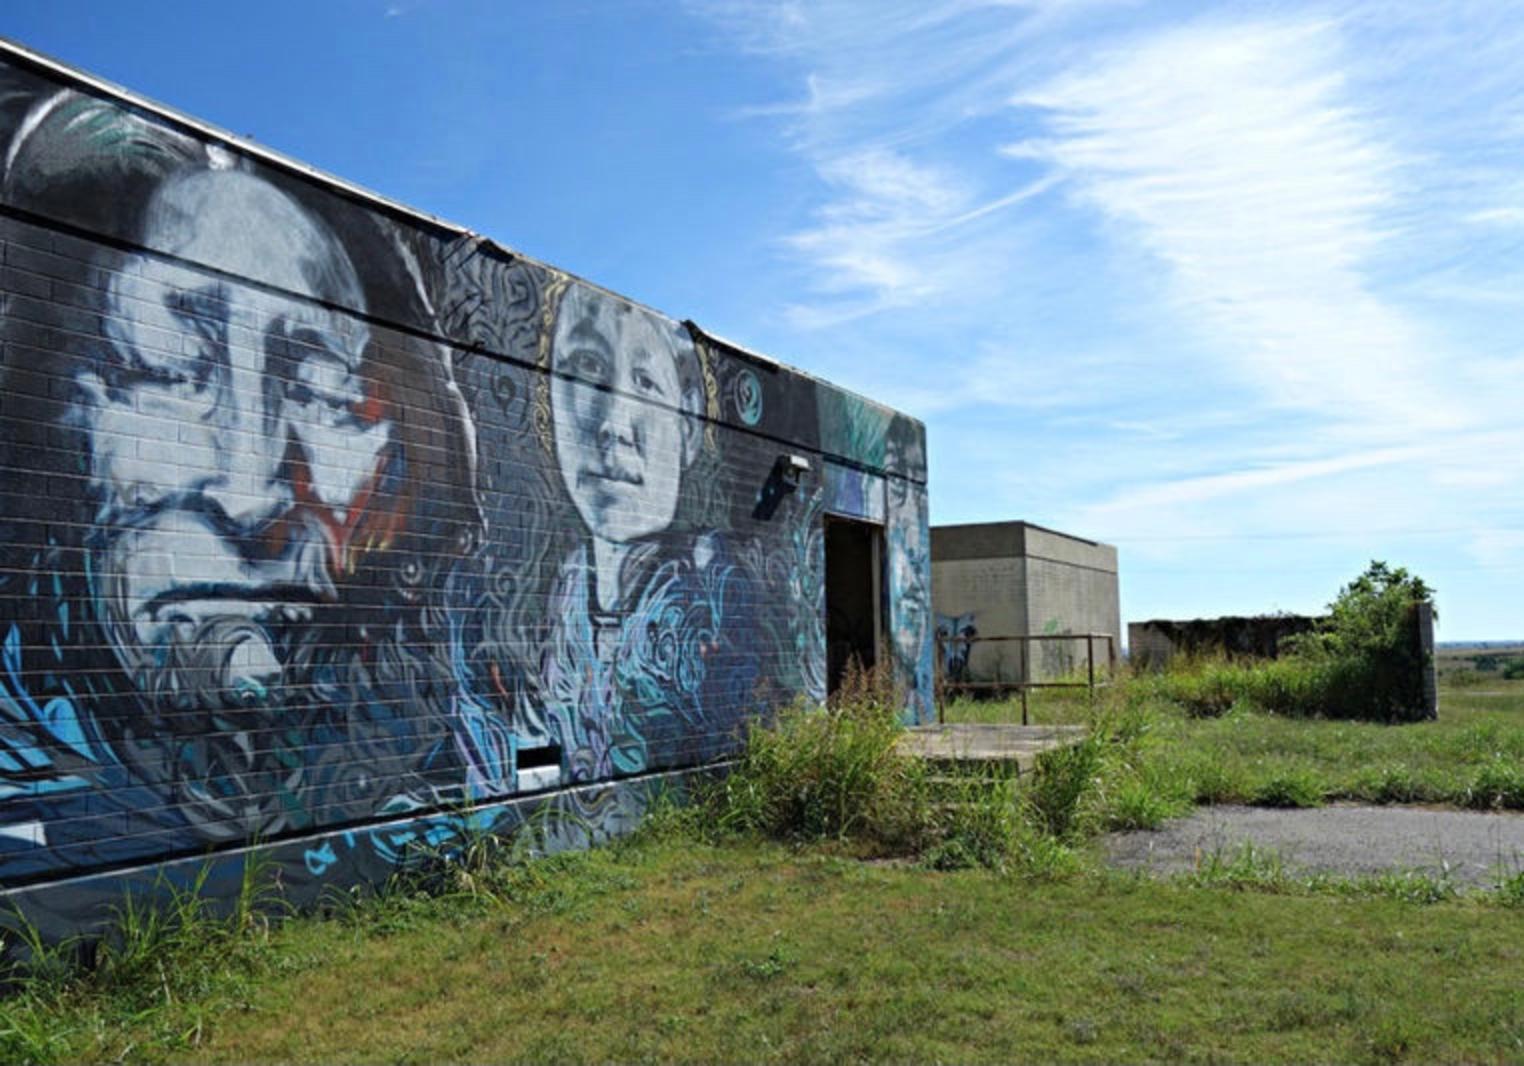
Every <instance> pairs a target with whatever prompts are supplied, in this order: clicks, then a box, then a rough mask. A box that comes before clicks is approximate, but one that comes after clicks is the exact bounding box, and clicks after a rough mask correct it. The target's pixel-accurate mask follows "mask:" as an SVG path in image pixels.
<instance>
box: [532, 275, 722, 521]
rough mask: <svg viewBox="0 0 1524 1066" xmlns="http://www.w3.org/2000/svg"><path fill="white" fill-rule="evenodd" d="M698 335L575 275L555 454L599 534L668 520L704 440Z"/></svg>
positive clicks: (561, 337) (560, 361)
mask: <svg viewBox="0 0 1524 1066" xmlns="http://www.w3.org/2000/svg"><path fill="white" fill-rule="evenodd" d="M697 358H698V357H697V354H696V353H695V352H694V349H693V342H692V341H691V340H690V339H689V338H688V337H687V335H686V334H684V333H683V332H681V331H680V330H679V329H678V328H677V327H676V326H675V325H673V324H672V323H669V322H667V321H665V320H663V319H661V318H658V317H657V316H655V315H653V314H651V313H650V312H648V311H645V310H642V309H639V308H635V307H633V306H631V305H629V304H626V303H623V302H622V301H619V300H615V299H613V298H611V297H608V296H606V295H604V294H602V293H600V292H597V291H595V290H593V289H590V288H587V287H585V286H582V285H577V284H573V285H572V286H571V287H570V288H569V289H568V290H567V291H566V293H565V295H564V296H563V297H562V300H561V306H560V309H559V311H558V313H557V316H556V326H555V337H554V340H553V345H552V349H551V371H552V374H553V378H552V381H551V385H550V393H551V418H552V422H553V424H554V427H555V443H556V461H557V463H558V464H559V466H560V470H561V477H562V480H563V481H564V482H565V484H566V490H567V492H568V493H569V494H570V495H571V498H572V501H573V503H574V504H575V505H576V508H577V513H578V514H579V515H581V517H582V521H583V522H584V523H586V525H587V528H588V531H589V532H591V533H592V534H593V536H595V537H597V538H599V539H601V540H606V541H613V542H616V543H627V542H629V541H632V540H636V539H638V538H640V537H646V536H650V535H651V534H654V533H659V532H661V531H662V530H664V529H666V528H667V527H668V526H669V525H670V524H671V523H672V518H673V515H674V514H675V513H676V511H677V501H678V493H679V491H680V489H681V487H682V475H683V471H684V470H685V469H686V468H687V467H688V465H689V464H690V463H691V462H692V461H693V458H694V456H695V455H696V454H697V450H698V444H699V426H698V420H697V418H696V417H695V415H696V412H697V411H698V409H699V405H700V394H699V389H698V388H697V386H696V385H693V384H691V381H692V378H693V376H694V375H693V373H692V372H691V371H690V372H688V373H685V372H684V371H685V369H687V368H688V367H690V366H691V365H694V364H696V363H697Z"/></svg>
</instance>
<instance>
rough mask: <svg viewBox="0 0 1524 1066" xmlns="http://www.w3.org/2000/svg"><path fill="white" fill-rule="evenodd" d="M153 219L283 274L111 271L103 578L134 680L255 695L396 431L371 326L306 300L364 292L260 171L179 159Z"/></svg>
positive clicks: (232, 263) (306, 611) (354, 303)
mask: <svg viewBox="0 0 1524 1066" xmlns="http://www.w3.org/2000/svg"><path fill="white" fill-rule="evenodd" d="M146 219H147V221H146V224H145V234H144V236H145V243H147V244H148V245H150V246H152V247H156V248H161V249H164V250H165V251H167V252H169V253H171V254H173V255H176V256H180V257H183V258H185V259H187V260H192V261H196V260H200V261H211V262H218V263H220V264H221V265H222V266H223V268H224V269H225V270H226V271H228V272H229V273H231V274H233V275H234V276H237V277H255V278H259V279H261V280H263V281H266V282H268V283H269V284H270V285H271V286H272V288H269V289H265V288H255V287H253V286H250V285H244V284H239V283H237V282H232V281H228V280H225V277H224V276H222V275H213V274H209V273H207V272H204V271H199V270H195V269H192V268H190V267H188V266H184V265H181V264H180V263H178V262H176V261H175V260H172V259H167V258H161V257H158V256H141V255H137V256H132V257H130V258H129V260H128V261H127V262H126V263H125V264H124V268H123V269H121V270H118V271H114V272H113V273H112V275H111V288H110V293H109V296H110V301H109V302H110V306H111V310H112V314H111V316H110V319H109V321H110V322H111V323H112V325H111V337H110V342H111V343H110V346H109V350H108V352H107V356H106V359H105V360H104V365H103V366H102V367H101V368H100V370H99V372H98V373H97V374H90V375H86V377H85V379H84V380H83V381H82V384H83V385H84V388H85V392H86V394H87V396H88V397H89V402H88V404H87V405H86V408H87V409H86V412H85V424H86V427H87V430H86V433H87V439H88V441H89V447H90V467H89V471H90V480H91V483H92V488H93V490H94V494H95V496H96V498H97V499H98V500H99V501H100V515H99V518H98V522H99V527H98V529H99V532H98V533H97V537H96V539H97V542H98V543H97V544H96V545H95V551H94V553H93V555H94V559H95V562H94V564H93V566H94V570H95V579H96V595H97V597H98V600H99V601H100V607H101V613H102V615H103V617H104V618H105V619H106V620H107V630H108V633H109V636H110V639H111V641H112V644H113V645H114V648H115V650H116V652H117V655H118V657H119V659H120V660H121V662H122V664H123V666H124V668H125V669H126V670H127V672H128V674H129V675H130V676H132V677H134V678H136V679H137V680H138V682H139V684H140V686H141V687H143V688H145V689H147V690H150V691H165V690H166V686H168V685H171V684H173V685H175V686H179V687H180V688H181V689H184V688H185V687H187V686H190V687H195V688H197V689H200V690H202V691H201V692H200V693H199V694H200V695H201V696H202V697H203V698H205V697H206V696H207V695H210V694H211V693H208V692H207V691H206V690H207V689H208V688H210V689H212V690H216V691H217V693H218V694H219V696H220V699H221V700H223V701H231V702H233V703H235V704H239V703H245V704H246V703H258V702H264V701H265V700H266V699H267V698H269V697H270V696H271V695H272V694H273V693H274V692H275V691H276V690H277V689H278V687H279V683H280V681H281V677H282V673H283V665H282V663H281V661H280V654H279V652H278V650H277V649H278V646H279V643H280V642H279V640H278V639H277V633H278V632H279V631H280V630H281V629H282V628H284V627H290V626H292V625H300V624H302V623H304V622H306V621H308V620H310V618H311V613H312V609H313V606H314V605H315V604H319V603H323V602H331V601H333V600H334V599H335V598H336V594H335V590H334V579H335V577H336V576H337V574H338V573H340V572H341V570H342V568H343V565H344V559H345V555H346V553H347V550H348V540H349V538H350V536H351V534H352V533H353V531H354V530H355V529H356V527H357V525H358V524H359V522H360V519H361V517H362V515H363V513H364V512H365V510H366V506H367V504H368V503H370V502H371V497H372V495H373V493H374V490H375V488H376V485H377V482H378V479H379V478H380V476H381V473H382V468H383V466H384V464H385V462H386V460H387V456H388V454H389V451H390V448H391V445H392V441H393V429H392V425H391V422H390V420H389V419H388V418H387V417H386V415H385V409H384V406H383V405H382V403H381V402H380V401H379V399H378V398H377V397H376V395H375V394H374V392H373V390H372V389H371V388H370V387H369V386H368V385H367V383H366V378H365V377H364V375H363V371H364V363H363V360H364V353H365V351H366V348H367V345H368V342H369V332H368V330H367V329H366V327H365V326H364V325H363V324H362V323H360V322H358V321H357V320H356V319H354V318H351V317H348V316H345V315H340V314H337V313H335V312H332V311H329V310H327V309H326V308H324V307H322V306H320V305H318V304H317V303H315V302H313V300H323V301H325V302H327V303H330V304H339V305H341V306H348V307H363V306H364V303H363V298H362V296H361V294H360V287H359V282H358V281H357V280H356V277H355V273H354V268H353V266H352V264H351V263H350V261H349V259H348V257H347V255H346V254H345V252H344V250H343V249H342V247H340V245H339V244H338V242H337V240H336V239H335V238H334V236H333V235H332V234H331V233H330V232H328V230H327V229H326V227H325V226H324V225H323V224H322V223H321V222H319V221H317V220H316V219H314V218H312V217H311V216H310V215H308V214H307V213H306V212H304V211H303V210H302V209H301V208H300V207H299V206H298V205H297V204H296V203H294V202H293V201H291V200H290V199H289V198H287V197H286V196H285V195H284V194H282V193H281V192H279V191H278V190H276V189H275V188H274V187H273V186H271V185H269V184H268V183H266V182H264V181H262V180H260V179H258V178H255V177H252V176H250V175H247V174H243V173H238V172H230V171H201V172H196V173H193V174H190V175H187V176H183V177H180V178H178V179H174V180H172V181H170V182H169V183H167V184H166V185H165V186H164V187H163V188H162V189H160V190H159V191H158V193H157V194H156V195H155V197H154V199H153V201H152V202H151V203H150V205H149V207H148V211H147V215H146ZM286 293H290V294H291V295H286ZM303 296H305V297H311V298H313V299H312V300H308V299H302V298H301V297H303ZM166 427H168V428H169V429H170V430H171V431H172V432H173V434H174V439H166V438H165V428H166ZM163 670H170V671H173V672H174V673H175V675H176V676H175V677H174V678H173V679H170V678H163V677H159V678H155V677H154V675H155V673H156V672H158V671H163ZM193 679H194V680H193Z"/></svg>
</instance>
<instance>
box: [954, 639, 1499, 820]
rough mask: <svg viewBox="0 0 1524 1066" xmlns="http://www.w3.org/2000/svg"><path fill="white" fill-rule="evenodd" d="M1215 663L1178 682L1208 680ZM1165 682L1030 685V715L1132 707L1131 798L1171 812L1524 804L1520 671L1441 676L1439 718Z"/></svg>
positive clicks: (978, 715)
mask: <svg viewBox="0 0 1524 1066" xmlns="http://www.w3.org/2000/svg"><path fill="white" fill-rule="evenodd" d="M1215 669H1216V668H1215V666H1214V667H1212V668H1210V669H1209V670H1208V671H1207V674H1206V676H1207V680H1205V681H1203V680H1201V678H1200V677H1196V678H1194V679H1192V680H1188V681H1187V682H1185V683H1182V684H1180V685H1178V686H1177V690H1178V689H1181V688H1188V687H1190V686H1192V685H1196V686H1199V687H1200V688H1202V689H1207V688H1210V687H1211V682H1210V677H1211V674H1212V672H1213V671H1215ZM1169 692H1170V690H1169V688H1168V687H1167V686H1164V685H1161V684H1159V683H1157V682H1156V681H1155V680H1154V679H1151V678H1147V677H1143V678H1132V679H1126V678H1124V680H1123V681H1122V682H1121V683H1120V684H1118V685H1116V686H1114V687H1112V688H1109V689H1103V690H1101V692H1100V693H1099V694H1098V696H1097V697H1096V698H1095V700H1094V701H1093V702H1092V701H1091V699H1090V698H1089V696H1088V695H1087V694H1085V693H1083V692H1069V691H1065V690H1045V691H1040V692H1038V693H1035V694H1034V695H1033V698H1032V702H1031V716H1032V721H1034V722H1039V723H1042V722H1075V721H1086V720H1090V719H1091V718H1092V717H1094V716H1095V715H1097V714H1100V715H1102V716H1106V715H1111V716H1113V717H1115V716H1116V715H1118V714H1128V715H1131V716H1133V717H1134V718H1135V719H1136V720H1137V721H1138V722H1139V723H1140V724H1139V725H1138V726H1137V727H1136V728H1137V729H1139V730H1140V731H1141V732H1142V734H1143V738H1144V739H1143V742H1142V744H1141V751H1140V753H1139V754H1138V755H1137V757H1136V769H1135V772H1134V773H1133V774H1132V780H1133V781H1134V782H1135V783H1134V784H1133V785H1132V786H1131V788H1132V792H1133V798H1132V800H1131V803H1132V805H1133V807H1135V808H1136V807H1141V806H1145V805H1146V801H1147V800H1148V798H1149V797H1152V799H1153V800H1154V801H1156V802H1157V803H1158V804H1160V805H1161V806H1162V807H1163V808H1164V809H1165V810H1167V811H1169V812H1172V813H1178V811H1179V808H1180V806H1181V804H1182V802H1183V803H1184V804H1185V805H1189V804H1192V803H1205V804H1211V803H1249V804H1259V805H1264V806H1281V807H1285V806H1291V807H1306V806H1316V805H1318V804H1320V803H1328V802H1334V801H1352V802H1360V803H1374V804H1384V803H1435V804H1447V805H1451V806H1457V807H1465V808H1469V809H1473V810H1524V681H1503V680H1501V679H1499V680H1495V681H1491V682H1489V684H1488V685H1487V687H1486V689H1485V690H1483V689H1480V688H1477V687H1475V686H1471V685H1450V684H1446V685H1445V686H1443V687H1442V689H1441V697H1440V713H1439V717H1438V719H1436V720H1434V721H1426V722H1410V723H1403V724H1385V723H1378V722H1357V721H1350V720H1346V719H1339V720H1329V719H1322V718H1303V717H1288V716H1286V715H1282V714H1275V713H1269V712H1266V711H1263V710H1257V709H1254V708H1253V707H1252V706H1250V705H1249V704H1248V703H1246V702H1245V701H1243V700H1241V699H1240V700H1237V701H1235V702H1233V703H1231V704H1229V705H1228V706H1227V707H1226V708H1222V709H1221V710H1220V711H1218V712H1217V713H1215V714H1213V715H1210V716H1203V715H1202V714H1200V713H1198V711H1197V710H1195V709H1193V708H1192V706H1191V705H1189V704H1187V703H1182V702H1179V701H1177V700H1175V699H1173V698H1171V696H1170V694H1169ZM946 714H947V718H948V720H949V721H1019V717H1020V708H1019V705H1017V704H1015V703H1014V702H996V701H976V700H966V699H965V700H956V701H953V702H951V703H950V704H949V705H948V706H947V708H946ZM1124 780H1125V779H1124ZM1119 785H1120V783H1119ZM1120 814H1121V812H1120V811H1114V812H1113V817H1114V822H1115V824H1119V825H1121V824H1126V819H1125V818H1122V817H1120Z"/></svg>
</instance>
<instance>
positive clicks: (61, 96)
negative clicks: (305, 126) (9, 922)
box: [0, 45, 933, 935]
mask: <svg viewBox="0 0 1524 1066" xmlns="http://www.w3.org/2000/svg"><path fill="white" fill-rule="evenodd" d="M0 147H3V151H0V165H3V170H0V256H3V259H0V474H3V480H0V909H3V910H5V911H6V912H7V913H11V912H13V911H16V910H19V911H20V912H21V913H23V914H25V915H26V916H27V917H28V918H29V919H30V920H31V921H33V922H35V923H37V924H38V925H40V926H41V927H42V928H43V930H44V932H46V933H49V934H50V935H64V934H68V933H72V932H76V931H79V930H81V929H88V928H90V927H91V925H92V924H93V923H95V922H97V921H99V920H101V919H102V918H104V917H106V916H107V915H108V914H109V913H110V909H111V908H112V907H113V906H115V905H118V904H119V903H120V900H121V896H122V893H123V891H124V890H128V889H133V890H138V891H152V890H155V889H163V888H164V887H166V886H173V885H185V884H190V883H193V882H197V880H198V879H199V878H202V877H203V876H204V878H205V881H204V887H205V890H206V891H210V892H213V893H221V892H228V893H231V892H235V891H236V890H237V887H238V884H239V880H240V878H241V875H242V872H243V869H244V864H245V863H246V862H247V861H249V858H250V856H252V855H256V854H257V855H258V856H259V859H260V863H261V866H262V867H263V868H265V869H267V870H269V871H271V872H272V873H276V874H278V875H279V878H280V883H281V885H282V886H283V888H284V890H285V891H286V893H287V894H288V895H289V896H290V897H291V898H292V899H293V900H294V901H296V902H298V903H300V902H302V901H304V900H310V899H314V898H316V897H318V896H319V895H320V894H321V893H322V892H323V891H324V890H325V889H328V888H330V887H333V886H338V887H343V886H346V885H349V884H354V883H358V882H364V881H375V880H378V879H381V878H384V877H386V876H387V875H389V874H390V873H391V872H392V871H393V870H395V869H396V868H397V866H398V864H401V863H406V862H408V861H410V859H411V858H412V857H413V856H416V855H418V854H419V853H420V852H421V851H426V850H431V849H432V850H434V851H436V852H437V851H438V850H439V849H441V848H448V847H449V846H450V844H451V842H452V841H454V840H456V839H457V838H459V837H460V836H461V835H462V834H463V833H478V832H482V831H492V832H497V831H510V830H513V829H515V828H516V827H519V826H521V825H528V826H530V827H532V831H533V832H534V833H535V834H536V836H537V845H538V846H541V847H543V848H547V849H553V848H560V847H570V846H577V845H580V844H585V843H587V842H588V841H591V840H596V839H599V838H601V837H604V836H606V835H608V834H611V833H617V832H620V831H622V830H624V829H626V828H628V827H629V826H631V825H632V824H633V823H634V822H635V821H636V820H637V819H638V818H639V816H640V814H641V811H642V810H643V807H644V804H645V803H646V799H647V797H648V796H649V795H651V794H652V792H653V790H655V789H658V788H667V787H670V786H671V785H673V784H674V782H676V783H680V782H681V779H682V778H683V776H684V775H685V774H688V773H689V772H691V771H692V770H693V769H694V768H695V767H697V766H700V765H702V764H705V763H708V762H711V761H713V760H716V759H723V758H724V757H726V756H727V755H728V754H730V753H732V752H733V751H734V750H735V748H736V746H737V743H738V738H739V737H740V735H741V732H742V730H743V728H744V726H745V724H746V723H747V722H748V721H749V720H751V719H752V718H753V717H755V716H757V715H760V714H766V713H767V712H768V711H769V710H770V709H771V708H774V707H777V706H779V705H780V704H784V703H788V702H791V701H794V700H796V699H800V698H803V699H806V700H819V699H821V698H823V697H824V696H825V695H826V692H827V689H828V687H829V685H830V684H831V682H832V678H833V677H834V676H835V675H836V674H837V673H839V670H840V666H839V663H840V662H842V661H845V659H846V658H849V657H850V656H852V655H854V654H855V655H858V657H859V658H864V659H867V660H870V661H871V660H872V659H873V658H874V657H875V656H876V655H879V654H886V655H887V656H888V659H889V662H887V663H886V664H885V665H886V666H887V667H888V668H890V669H892V670H893V671H895V673H896V674H897V676H898V679H899V680H900V682H901V683H902V685H903V686H904V689H905V691H906V692H907V693H908V696H907V700H908V703H907V706H906V708H905V715H906V717H907V718H908V719H911V720H914V719H917V718H922V719H924V718H926V717H928V716H929V715H930V713H931V707H930V699H929V694H930V691H931V687H932V671H933V663H932V649H933V640H932V632H931V624H930V615H931V611H930V597H929V581H930V563H929V554H928V547H927V545H928V539H929V532H928V529H927V524H926V515H927V510H926V485H925V482H926V464H925V454H926V453H925V434H924V430H923V428H922V426H921V424H920V423H918V422H917V421H915V420H914V419H912V418H909V417H907V416H905V415H902V414H898V413H896V412H894V411H891V410H888V409H887V408H885V407H883V406H881V405H879V404H876V403H873V402H872V401H870V400H866V399H864V398H862V397H860V396H856V395H853V394H851V393H848V392H845V391H843V390H840V389H837V388H835V387H833V386H831V385H828V384H826V383H824V382H821V381H818V380H816V379H814V378H811V377H809V376H807V375H805V374H802V373H799V372H797V371H794V370H790V369H788V368H786V367H784V366H782V365H780V364H778V363H777V362H775V361H773V360H771V359H769V358H766V357H764V356H760V355H757V354H755V353H752V352H748V351H745V350H742V349H741V348H739V347H737V346H735V345H733V344H730V343H727V342H725V341H723V340H721V339H720V338H719V337H717V336H715V335H713V334H712V333H710V332H708V331H707V330H705V329H703V328H701V327H700V326H698V325H697V324H695V323H694V322H692V321H689V320H678V319H675V318H672V317H669V316H667V315H665V314H662V313H659V312H657V311H654V310H652V309H650V308H647V307H643V306H641V305H639V304H637V303H635V302H633V301H631V300H629V299H626V298H625V297H623V296H620V295H618V294H615V293H612V292H609V291H607V290H605V289H602V288H600V287H598V286H597V285H595V284H593V283H591V282H588V281H584V280H582V279H580V278H576V277H573V276H571V275H569V274H567V273H565V272H564V271H560V270H557V269H556V268H555V267H552V266H549V265H547V264H544V263H539V262H536V261H534V260H531V259H528V258H526V257H524V256H521V255H518V254H516V253H514V252H512V251H510V250H508V249H506V248H504V247H503V246H501V245H499V244H496V243H494V242H492V241H490V240H487V239H485V238H483V237H480V236H477V235H475V234H473V233H471V232H469V231H466V230H464V229H462V228H459V227H456V226H452V225H449V224H446V223H443V222H440V221H439V220H438V219H435V218H432V217H430V216H427V215H424V214H420V213H419V212H416V211H413V210H411V209H409V208H406V207H403V206H401V205H398V204H395V203H391V202H389V201H386V200H384V199H382V198H380V197H378V196H375V195H373V194H370V193H367V192H366V191H364V190H361V189H358V188H356V187H354V186H352V185H349V184H347V183H345V182H343V181H341V180H338V179H335V178H331V177H328V176H325V175H321V174H318V173H315V172H314V171H313V170H312V169H311V168H309V167H306V166H303V165H301V164H299V163H296V162H293V161H291V160H289V159H285V158H282V157H280V156H278V155H276V154H275V153H272V152H269V151H267V150H264V149H262V148H260V147H258V146H256V145H252V144H250V143H247V142H245V141H242V140H240V139H238V138H236V137H233V136H231V135H229V134H227V133H225V132H222V131H220V130H217V129H214V128H211V127H209V126H207V125H205V124H204V123H200V122H197V121H196V120H194V119H191V118H189V117H186V116H184V115H180V114H177V113H174V112H172V111H170V110H168V109H166V108H163V107H161V106H158V105H156V104H153V103H150V102H148V101H145V100H142V99H139V98H137V97H135V96H133V95H132V94H130V93H128V92H126V91H124V90H122V89H119V88H116V87H113V86H110V85H106V84H104V83H101V82H99V81H97V80H95V79H92V78H90V77H89V76H87V75H84V74H81V73H79V72H77V71H73V70H70V69H68V68H65V67H62V66H60V65H58V64H56V63H54V62H52V61H50V60H47V59H46V58H44V57H41V56H37V55H35V54H33V53H30V52H27V51H25V50H24V49H20V48H17V47H15V46H9V45H7V46H3V47H0ZM881 649H882V650H883V651H882V652H881Z"/></svg>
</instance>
